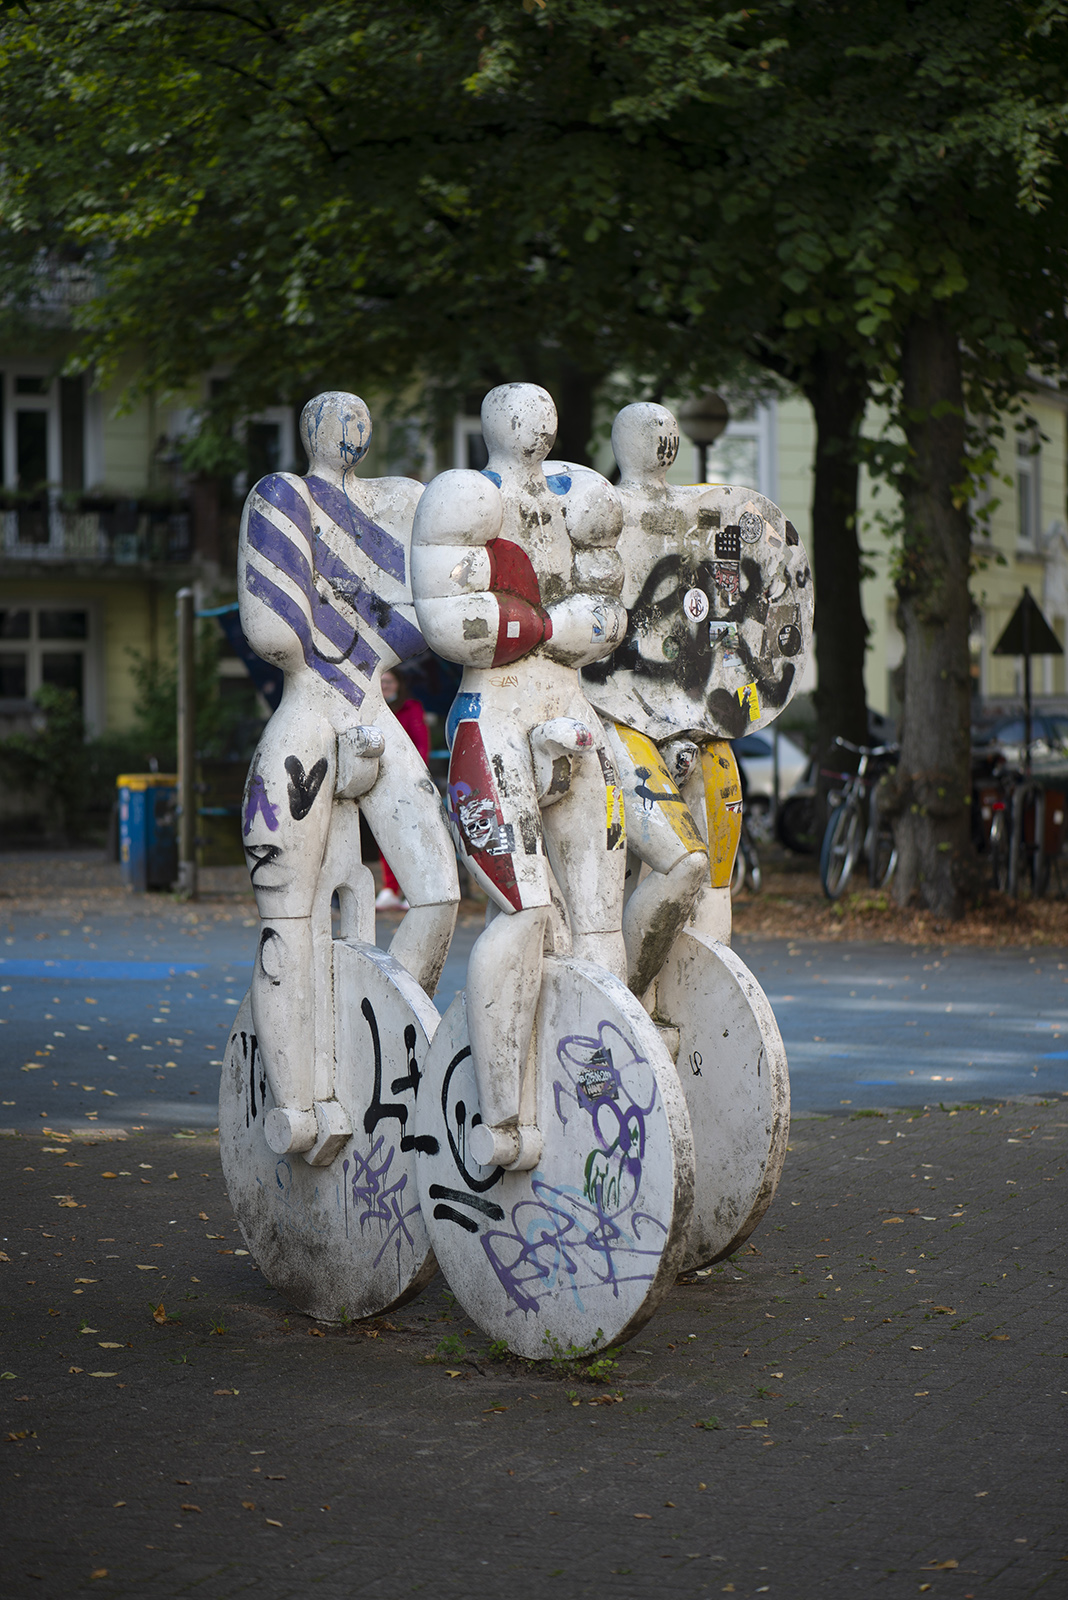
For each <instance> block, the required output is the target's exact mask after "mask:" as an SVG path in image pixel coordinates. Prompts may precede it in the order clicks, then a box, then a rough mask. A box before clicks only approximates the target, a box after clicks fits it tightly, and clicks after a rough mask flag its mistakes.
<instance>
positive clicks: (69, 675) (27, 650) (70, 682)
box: [0, 602, 95, 721]
mask: <svg viewBox="0 0 1068 1600" xmlns="http://www.w3.org/2000/svg"><path fill="white" fill-rule="evenodd" d="M93 632H94V629H93V619H92V615H91V613H90V611H89V610H88V609H87V608H85V607H80V606H70V607H66V606H57V605H56V604H55V602H51V603H49V604H47V605H29V604H27V605H17V606H12V607H10V608H8V609H4V610H0V712H7V713H8V714H11V713H13V712H18V711H25V709H26V705H27V703H28V702H29V701H32V699H33V697H34V695H35V694H36V693H37V691H38V689H40V688H41V686H42V685H43V684H51V685H53V686H54V687H55V688H57V689H73V691H74V693H75V694H76V695H77V697H78V704H79V705H80V706H81V708H82V710H83V711H84V712H85V713H86V715H87V717H88V718H89V720H90V721H92V720H95V719H94V718H93V711H94V709H95V708H94V707H93V706H91V705H90V704H89V699H90V693H89V691H90V689H91V687H92V679H93V658H92V645H93V642H94V641H93Z"/></svg>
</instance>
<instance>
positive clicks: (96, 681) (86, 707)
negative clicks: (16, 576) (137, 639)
mask: <svg viewBox="0 0 1068 1600" xmlns="http://www.w3.org/2000/svg"><path fill="white" fill-rule="evenodd" d="M3 609H4V610H5V611H29V612H30V613H31V617H32V620H31V622H30V637H29V638H28V639H0V650H2V651H4V653H5V654H6V653H9V652H16V651H18V652H22V653H25V655H26V657H27V662H26V698H25V700H0V717H3V716H8V717H10V716H13V715H16V716H17V715H25V714H26V713H27V712H28V711H31V710H35V709H36V707H35V706H34V703H33V697H34V695H35V694H36V693H37V691H38V689H39V688H40V687H41V682H42V679H41V658H42V656H44V655H45V653H46V652H48V651H51V650H62V651H79V652H80V653H81V655H82V658H83V660H82V715H83V716H84V718H85V730H86V733H87V735H89V736H93V735H95V734H99V733H102V732H103V728H104V705H103V686H104V673H103V671H102V666H103V662H102V655H103V639H104V630H103V626H102V622H101V616H100V607H99V605H98V604H97V603H96V602H95V601H92V600H81V599H79V598H77V597H76V596H72V595H67V594H63V593H62V592H61V593H59V594H45V595H41V594H38V595H17V596H15V597H9V596H8V595H6V594H5V596H4V603H3ZM41 611H84V612H85V613H86V619H87V622H86V625H87V630H88V636H87V637H86V638H85V639H41V638H39V637H38V622H37V616H38V613H39V612H41Z"/></svg>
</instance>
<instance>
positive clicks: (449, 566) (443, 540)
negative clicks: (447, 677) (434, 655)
mask: <svg viewBox="0 0 1068 1600" xmlns="http://www.w3.org/2000/svg"><path fill="white" fill-rule="evenodd" d="M502 518H503V508H502V505H501V497H500V492H499V490H498V489H497V487H496V485H495V484H494V483H492V482H491V481H490V479H488V478H487V477H485V476H484V475H483V474H482V473H480V472H466V471H455V472H443V473H442V474H441V475H440V477H438V478H435V480H434V482H433V483H432V484H431V485H430V486H429V487H428V488H427V490H426V491H425V492H424V494H423V497H422V499H421V500H420V502H419V506H418V509H417V511H416V515H415V523H414V527H413V530H412V592H413V595H414V597H415V609H416V616H417V617H418V620H419V627H420V630H421V632H422V634H423V636H424V638H425V639H426V641H427V643H428V644H429V645H430V647H431V649H433V650H436V651H437V652H438V654H439V655H442V656H444V657H445V658H446V660H448V661H458V662H460V663H461V664H462V665H464V666H469V667H491V666H501V665H502V664H504V663H506V662H510V661H517V660H519V658H520V657H521V656H525V655H528V654H529V653H530V652H531V651H532V650H535V649H537V647H538V645H540V644H541V643H542V642H543V641H544V640H545V639H547V638H549V637H551V635H552V623H551V621H550V618H549V615H548V613H547V612H546V610H545V609H544V607H543V606H542V604H541V593H540V590H539V587H538V580H537V576H536V574H535V572H534V569H533V567H532V566H531V563H530V560H529V558H528V557H527V556H526V554H525V552H524V551H523V550H521V549H520V548H519V546H518V545H515V544H512V543H510V542H509V541H508V540H503V539H500V538H498V534H499V532H500V527H501V522H502Z"/></svg>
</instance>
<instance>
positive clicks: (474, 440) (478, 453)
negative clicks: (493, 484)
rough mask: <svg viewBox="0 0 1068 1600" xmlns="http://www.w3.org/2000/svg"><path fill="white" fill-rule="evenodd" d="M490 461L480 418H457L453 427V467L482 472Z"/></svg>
mask: <svg viewBox="0 0 1068 1600" xmlns="http://www.w3.org/2000/svg"><path fill="white" fill-rule="evenodd" d="M488 460H489V452H488V451H487V449H486V442H485V440H484V439H483V437H482V423H481V421H480V419H479V418H478V417H457V418H456V421H455V423H454V425H453V463H452V464H453V466H454V467H469V468H470V469H471V471H472V472H481V471H482V469H483V467H484V466H485V465H486V463H487V461H488Z"/></svg>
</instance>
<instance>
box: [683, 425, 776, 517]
mask: <svg viewBox="0 0 1068 1600" xmlns="http://www.w3.org/2000/svg"><path fill="white" fill-rule="evenodd" d="M724 439H755V440H756V446H757V472H756V476H757V482H756V483H753V484H749V485H748V486H747V487H749V488H751V489H756V490H757V492H758V493H759V494H762V495H766V496H767V498H768V499H769V500H772V501H775V502H776V503H777V502H778V491H779V470H778V469H779V461H778V443H779V415H778V402H777V401H776V400H768V401H765V402H763V403H761V404H760V405H758V406H757V407H756V408H755V410H754V413H753V415H752V416H751V417H746V418H745V419H744V420H740V421H738V422H728V424H727V426H726V427H725V428H724V430H723V432H722V433H721V434H720V438H719V439H717V441H716V444H719V442H720V440H724ZM692 448H693V481H694V483H699V482H700V473H701V452H700V450H699V449H698V447H697V446H696V445H694V446H693V447H692ZM715 448H716V445H710V446H709V448H708V454H709V456H711V455H712V453H713V452H714V450H715Z"/></svg>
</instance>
